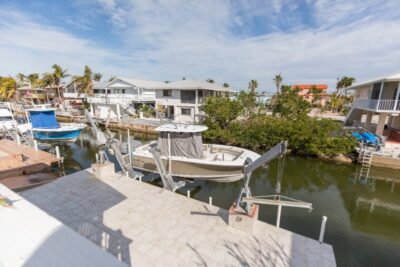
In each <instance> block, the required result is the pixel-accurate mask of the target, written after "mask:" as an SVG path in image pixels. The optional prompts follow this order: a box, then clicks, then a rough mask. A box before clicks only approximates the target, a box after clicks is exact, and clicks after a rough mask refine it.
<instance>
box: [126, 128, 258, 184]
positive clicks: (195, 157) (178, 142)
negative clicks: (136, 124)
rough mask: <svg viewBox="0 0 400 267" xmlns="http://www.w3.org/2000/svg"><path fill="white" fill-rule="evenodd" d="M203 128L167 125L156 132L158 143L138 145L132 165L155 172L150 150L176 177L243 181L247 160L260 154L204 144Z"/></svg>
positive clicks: (133, 154) (133, 155)
mask: <svg viewBox="0 0 400 267" xmlns="http://www.w3.org/2000/svg"><path fill="white" fill-rule="evenodd" d="M205 130H207V127H206V126H202V125H183V124H166V125H162V126H159V127H157V128H156V129H155V131H156V132H158V133H159V137H158V141H153V142H151V143H149V144H146V145H143V146H140V147H138V148H136V149H135V150H134V151H133V152H132V166H133V168H135V169H139V170H144V171H148V172H158V170H157V167H156V164H155V162H154V157H153V154H152V153H151V152H150V151H149V149H150V148H155V147H157V149H158V150H159V151H160V154H161V159H162V161H163V163H164V166H166V170H167V171H168V172H169V173H170V174H171V175H172V176H176V177H183V178H190V179H193V180H208V181H215V182H234V181H237V180H240V179H242V178H243V176H244V175H243V167H244V165H245V164H246V160H247V159H250V160H252V161H255V160H256V159H257V158H259V157H260V155H259V154H257V153H255V152H253V151H250V150H247V149H243V148H239V147H234V146H226V145H217V144H203V142H202V136H201V133H202V132H204V131H205Z"/></svg>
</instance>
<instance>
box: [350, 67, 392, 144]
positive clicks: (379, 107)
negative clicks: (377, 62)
mask: <svg viewBox="0 0 400 267" xmlns="http://www.w3.org/2000/svg"><path fill="white" fill-rule="evenodd" d="M345 90H347V91H354V101H353V105H352V108H351V110H350V112H349V113H348V115H347V117H346V119H345V125H351V124H353V122H354V121H356V122H358V123H361V122H363V123H364V126H365V127H366V128H368V129H369V130H370V131H372V132H374V133H375V134H377V135H380V136H381V135H383V136H386V138H388V139H391V140H394V141H400V73H395V74H390V75H386V76H384V77H380V78H377V79H374V80H370V81H366V82H362V83H359V84H356V85H353V86H350V87H348V88H346V89H345ZM363 117H364V120H363V121H362V118H363ZM373 117H375V118H377V120H376V121H374V120H373Z"/></svg>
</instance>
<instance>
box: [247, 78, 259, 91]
mask: <svg viewBox="0 0 400 267" xmlns="http://www.w3.org/2000/svg"><path fill="white" fill-rule="evenodd" d="M257 87H258V82H257V80H251V81H250V82H249V90H250V91H251V92H255V91H256V90H257Z"/></svg>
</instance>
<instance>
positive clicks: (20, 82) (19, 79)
mask: <svg viewBox="0 0 400 267" xmlns="http://www.w3.org/2000/svg"><path fill="white" fill-rule="evenodd" d="M25 81H26V76H25V74H23V73H18V74H17V83H18V85H19V86H22V85H23V84H24V82H25Z"/></svg>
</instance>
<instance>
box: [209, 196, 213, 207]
mask: <svg viewBox="0 0 400 267" xmlns="http://www.w3.org/2000/svg"><path fill="white" fill-rule="evenodd" d="M208 204H209V205H210V206H212V197H209V198H208Z"/></svg>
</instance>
